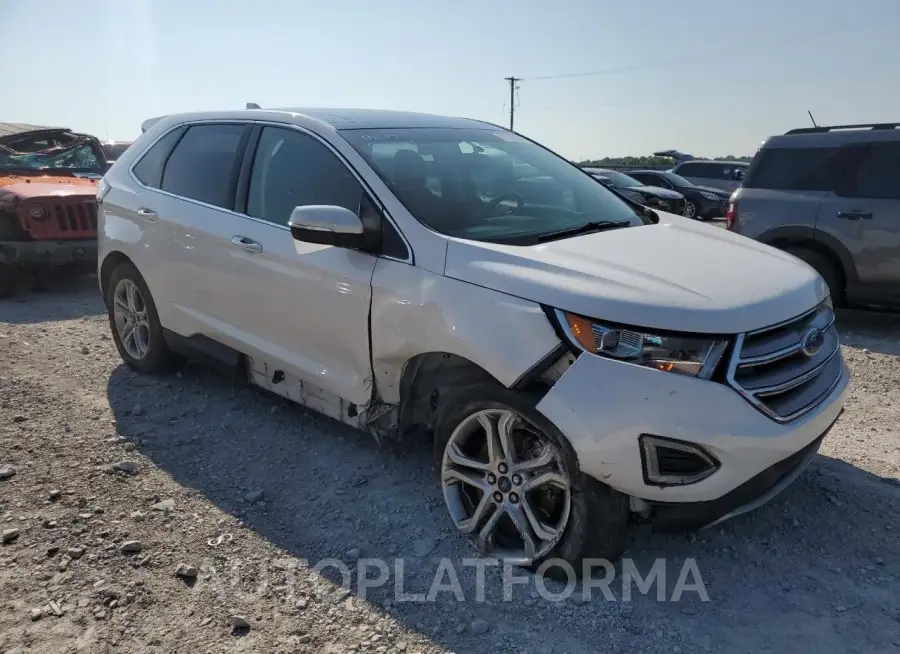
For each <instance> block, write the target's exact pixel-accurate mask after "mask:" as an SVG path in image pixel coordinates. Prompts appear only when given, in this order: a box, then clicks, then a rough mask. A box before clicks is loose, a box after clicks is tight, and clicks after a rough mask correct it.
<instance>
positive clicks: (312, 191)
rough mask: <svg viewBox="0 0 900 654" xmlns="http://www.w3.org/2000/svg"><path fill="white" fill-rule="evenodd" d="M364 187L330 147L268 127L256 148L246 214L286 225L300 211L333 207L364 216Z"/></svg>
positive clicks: (287, 131) (299, 134) (290, 131)
mask: <svg viewBox="0 0 900 654" xmlns="http://www.w3.org/2000/svg"><path fill="white" fill-rule="evenodd" d="M361 198H362V187H361V186H360V184H359V182H357V181H356V178H355V177H354V176H353V174H352V173H351V172H350V170H349V169H348V168H347V166H345V165H344V164H343V163H342V162H341V161H340V160H339V159H338V158H337V157H336V156H335V155H334V154H333V153H332V152H331V151H330V150H329V149H328V148H327V147H325V146H324V145H322V144H321V143H319V142H318V141H317V140H316V139H314V138H312V137H310V136H307V135H305V134H302V133H300V132H297V131H295V130H290V129H282V128H279V127H266V128H265V129H263V132H262V135H261V136H260V139H259V144H258V145H257V148H256V157H255V159H254V163H253V171H252V172H251V174H250V188H249V193H248V197H247V213H248V214H249V215H250V216H253V217H254V218H261V219H263V220H266V221H269V222H272V223H276V224H278V225H287V223H288V219H290V217H291V212H293V210H294V208H295V207H300V206H305V205H313V204H328V205H335V206H339V207H345V208H347V209H350V210H351V211H352V212H353V213H356V214H357V215H359V210H360V200H361Z"/></svg>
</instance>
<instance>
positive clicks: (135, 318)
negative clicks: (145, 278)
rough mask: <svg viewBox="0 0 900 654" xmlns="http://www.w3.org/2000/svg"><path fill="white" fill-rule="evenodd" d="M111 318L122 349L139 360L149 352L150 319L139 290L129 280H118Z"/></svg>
mask: <svg viewBox="0 0 900 654" xmlns="http://www.w3.org/2000/svg"><path fill="white" fill-rule="evenodd" d="M113 318H114V319H115V323H116V332H117V333H118V335H119V340H120V341H121V343H122V347H124V348H125V351H126V352H127V353H128V355H129V356H131V357H133V358H134V359H137V360H141V359H143V358H144V357H145V356H147V352H149V351H150V319H149V317H148V315H147V305H146V303H145V301H144V296H143V294H142V293H141V289H140V288H138V285H137V284H135V283H134V282H133V281H131V280H130V279H120V280H119V283H118V284H117V285H116V289H115V292H114V293H113Z"/></svg>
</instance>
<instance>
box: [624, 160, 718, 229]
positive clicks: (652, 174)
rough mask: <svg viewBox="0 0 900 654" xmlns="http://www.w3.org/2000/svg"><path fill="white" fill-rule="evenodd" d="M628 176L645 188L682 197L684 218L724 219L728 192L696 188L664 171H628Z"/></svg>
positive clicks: (705, 187) (701, 187)
mask: <svg viewBox="0 0 900 654" xmlns="http://www.w3.org/2000/svg"><path fill="white" fill-rule="evenodd" d="M628 176H629V177H632V178H634V179H636V180H637V181H639V182H640V183H641V184H646V185H647V186H658V187H662V188H666V189H670V190H672V191H676V192H678V193H681V195H683V196H684V216H685V217H686V218H699V219H700V220H710V219H712V218H724V217H725V214H726V213H727V212H728V199H729V197H731V194H730V193H729V192H728V191H723V190H722V189H718V188H714V187H712V186H697V185H696V184H693V183H692V182H690V181H688V180H686V179H685V178H684V177H681V176H680V175H676V174H675V173H670V172H668V171H665V170H629V171H628Z"/></svg>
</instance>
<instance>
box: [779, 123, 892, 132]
mask: <svg viewBox="0 0 900 654" xmlns="http://www.w3.org/2000/svg"><path fill="white" fill-rule="evenodd" d="M898 127H900V123H862V124H860V125H822V126H819V127H798V128H797V129H792V130H788V131H787V132H785V134H821V133H824V132H833V131H837V130H840V129H859V130H864V129H868V130H882V129H897V128H898Z"/></svg>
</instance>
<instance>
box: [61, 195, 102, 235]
mask: <svg viewBox="0 0 900 654" xmlns="http://www.w3.org/2000/svg"><path fill="white" fill-rule="evenodd" d="M52 212H53V218H54V219H55V220H56V223H57V226H58V227H59V231H60V232H63V233H64V234H65V235H66V236H69V235H72V236H74V235H78V236H83V235H86V234H94V233H96V232H97V203H96V201H94V200H82V201H79V202H67V203H59V204H55V205H53V207H52Z"/></svg>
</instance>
